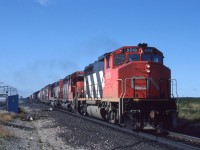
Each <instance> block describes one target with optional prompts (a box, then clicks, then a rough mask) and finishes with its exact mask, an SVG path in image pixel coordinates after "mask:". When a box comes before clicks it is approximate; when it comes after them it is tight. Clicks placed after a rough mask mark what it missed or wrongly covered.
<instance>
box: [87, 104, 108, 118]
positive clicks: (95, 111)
mask: <svg viewBox="0 0 200 150" xmlns="http://www.w3.org/2000/svg"><path fill="white" fill-rule="evenodd" d="M87 113H88V115H89V116H90V117H94V118H98V119H102V120H104V119H106V118H105V117H106V111H105V108H99V107H98V106H88V107H87Z"/></svg>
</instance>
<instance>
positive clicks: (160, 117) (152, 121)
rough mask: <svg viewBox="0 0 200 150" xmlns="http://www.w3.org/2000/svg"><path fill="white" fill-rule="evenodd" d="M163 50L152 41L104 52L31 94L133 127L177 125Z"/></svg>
mask: <svg viewBox="0 0 200 150" xmlns="http://www.w3.org/2000/svg"><path fill="white" fill-rule="evenodd" d="M163 59H164V56H163V53H162V52H161V51H159V50H158V49H156V48H154V47H149V46H148V45H147V44H145V43H143V44H138V46H124V47H121V48H119V49H116V50H114V51H112V52H109V53H106V54H103V55H102V56H100V57H99V58H98V60H97V61H95V62H94V63H92V64H89V65H88V66H86V67H85V69H84V71H76V72H74V73H72V74H70V75H68V76H66V77H65V78H64V79H61V80H59V81H57V82H55V83H53V84H49V85H47V86H45V87H44V88H42V89H41V90H40V91H37V92H35V93H33V94H32V95H31V98H32V99H39V100H41V101H44V102H49V103H51V104H52V105H55V106H58V105H60V106H62V107H63V108H64V109H67V110H69V111H73V112H78V113H80V114H82V115H88V116H91V117H95V118H98V119H103V120H106V121H109V122H111V123H116V124H119V125H125V126H131V128H133V129H143V128H145V127H147V126H152V127H155V128H156V127H159V126H164V127H166V126H167V127H170V128H175V127H176V120H177V108H176V99H175V98H174V97H173V92H174V91H173V90H172V89H173V86H172V85H171V82H172V81H173V80H172V79H171V70H170V69H169V68H168V67H166V66H165V65H164V64H163Z"/></svg>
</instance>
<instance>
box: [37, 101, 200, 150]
mask: <svg viewBox="0 0 200 150" xmlns="http://www.w3.org/2000/svg"><path fill="white" fill-rule="evenodd" d="M33 105H39V106H41V104H33ZM42 107H45V108H48V109H49V110H50V108H53V109H54V110H58V111H60V112H63V113H67V114H70V115H73V116H75V117H79V118H82V119H85V120H88V121H92V122H94V123H98V124H100V125H103V126H106V127H109V128H111V129H114V130H117V131H121V132H124V133H126V134H130V135H134V136H140V137H143V138H147V139H149V140H151V141H153V142H159V143H162V144H166V145H169V146H173V147H176V148H179V149H184V150H200V138H198V137H193V136H188V135H184V134H180V133H176V132H172V131H167V130H162V131H163V132H166V133H167V134H155V133H146V132H145V131H134V130H131V129H128V128H125V127H120V126H118V125H116V124H112V123H109V122H105V121H103V120H98V119H95V118H90V117H87V116H82V115H80V114H77V113H72V112H69V111H67V110H64V109H61V108H57V107H52V106H46V105H42Z"/></svg>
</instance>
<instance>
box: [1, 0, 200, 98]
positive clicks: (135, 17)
mask: <svg viewBox="0 0 200 150" xmlns="http://www.w3.org/2000/svg"><path fill="white" fill-rule="evenodd" d="M199 8H200V1H199V0H167V1H163V0H0V70H1V71H0V85H9V86H12V87H15V88H17V89H18V92H19V94H20V95H21V96H23V97H27V96H29V95H30V94H31V93H33V92H35V91H37V90H40V89H41V88H42V87H44V86H45V85H47V84H50V83H53V82H55V81H58V80H59V79H62V78H64V77H65V76H67V75H68V74H71V73H73V72H75V71H77V70H83V69H84V67H85V66H87V65H89V64H90V63H93V62H94V61H95V60H97V58H98V57H99V56H100V55H102V54H104V53H106V52H110V51H113V50H115V49H117V48H119V47H122V46H127V45H133V46H136V45H137V44H138V43H148V45H149V46H152V47H156V48H158V49H159V50H161V51H162V52H163V53H164V56H165V59H164V63H165V65H166V66H167V67H169V68H170V69H171V72H172V78H173V79H176V80H177V82H178V91H177V92H178V96H180V97H200V67H199V64H200V63H199V62H198V60H199V56H200V46H199V44H200V9H199Z"/></svg>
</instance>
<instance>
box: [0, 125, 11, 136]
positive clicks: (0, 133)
mask: <svg viewBox="0 0 200 150" xmlns="http://www.w3.org/2000/svg"><path fill="white" fill-rule="evenodd" d="M12 136H13V135H12V134H11V133H10V132H8V131H7V130H5V129H4V128H3V126H0V138H9V137H12Z"/></svg>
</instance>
